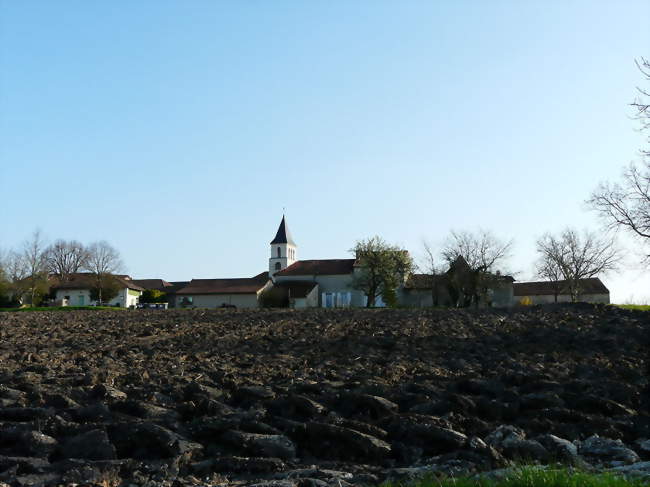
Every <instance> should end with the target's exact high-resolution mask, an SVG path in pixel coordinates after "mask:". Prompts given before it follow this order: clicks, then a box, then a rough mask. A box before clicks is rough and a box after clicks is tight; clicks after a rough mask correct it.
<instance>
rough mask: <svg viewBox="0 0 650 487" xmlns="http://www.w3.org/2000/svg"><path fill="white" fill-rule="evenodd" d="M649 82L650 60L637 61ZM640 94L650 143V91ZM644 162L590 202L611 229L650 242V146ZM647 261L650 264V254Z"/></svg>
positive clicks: (639, 113)
mask: <svg viewBox="0 0 650 487" xmlns="http://www.w3.org/2000/svg"><path fill="white" fill-rule="evenodd" d="M636 64H637V66H638V68H639V70H640V71H641V73H642V75H643V77H644V78H645V80H646V81H648V82H650V61H648V60H647V59H644V58H641V60H640V61H636ZM637 90H638V92H639V96H638V97H637V98H636V99H635V100H634V102H633V103H632V104H631V105H632V106H633V107H634V109H635V110H636V113H635V118H636V119H637V120H639V122H640V124H641V130H642V131H648V137H647V142H648V144H649V146H650V103H649V102H650V90H648V89H644V88H639V87H637ZM640 152H641V158H642V161H641V163H640V164H638V165H637V164H634V163H633V164H631V165H630V166H629V167H628V168H627V169H626V170H625V171H624V173H623V179H622V182H620V183H610V182H604V183H601V184H600V185H599V186H598V188H596V190H595V191H594V192H593V193H592V194H591V197H590V198H589V199H588V200H587V204H588V205H589V206H590V207H591V209H593V210H594V211H596V212H597V213H598V214H599V216H600V217H601V218H602V219H603V221H604V222H605V223H606V225H607V226H608V227H609V228H624V229H626V230H628V231H629V232H630V233H632V234H633V235H635V236H636V237H639V238H641V239H642V241H643V242H646V243H649V244H650V148H646V149H642V150H641V151H640ZM646 260H647V262H648V263H650V253H648V254H647V256H646Z"/></svg>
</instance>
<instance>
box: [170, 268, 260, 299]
mask: <svg viewBox="0 0 650 487" xmlns="http://www.w3.org/2000/svg"><path fill="white" fill-rule="evenodd" d="M268 281H269V273H268V271H265V272H262V273H260V274H258V275H257V276H254V277H244V278H234V279H192V280H191V281H190V282H189V284H188V285H187V286H185V287H183V288H182V289H180V290H179V291H177V292H176V294H182V295H186V294H256V293H257V292H259V290H260V289H262V288H263V287H264V286H265V285H266V283H267V282H268Z"/></svg>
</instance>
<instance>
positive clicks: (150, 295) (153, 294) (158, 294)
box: [140, 289, 167, 303]
mask: <svg viewBox="0 0 650 487" xmlns="http://www.w3.org/2000/svg"><path fill="white" fill-rule="evenodd" d="M166 301H167V295H166V294H165V293H164V292H162V291H160V290H158V289H145V290H144V291H143V292H142V295H141V296H140V302H141V303H164V302H166Z"/></svg>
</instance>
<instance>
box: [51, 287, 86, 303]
mask: <svg viewBox="0 0 650 487" xmlns="http://www.w3.org/2000/svg"><path fill="white" fill-rule="evenodd" d="M66 296H69V297H70V299H68V306H90V305H92V304H94V301H91V300H90V291H89V290H88V289H57V291H56V296H55V300H56V301H61V300H62V299H63V298H65V297H66Z"/></svg>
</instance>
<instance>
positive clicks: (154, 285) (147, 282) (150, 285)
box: [131, 279, 173, 291]
mask: <svg viewBox="0 0 650 487" xmlns="http://www.w3.org/2000/svg"><path fill="white" fill-rule="evenodd" d="M131 282H134V283H135V284H137V285H138V286H140V287H143V288H145V289H157V290H158V291H165V290H167V288H170V287H172V286H173V285H172V284H171V283H169V282H167V281H165V280H164V279H133V280H132V281H131Z"/></svg>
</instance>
